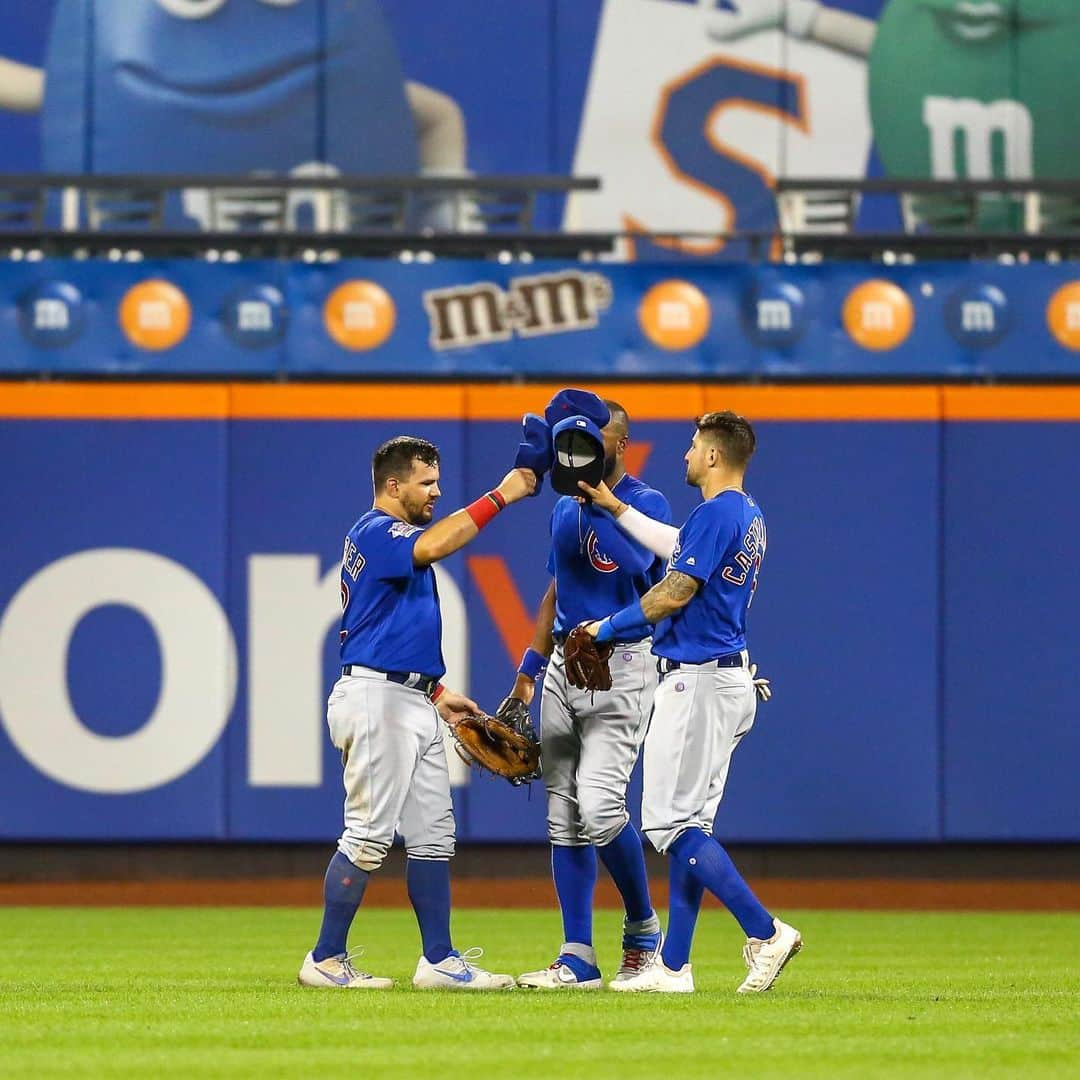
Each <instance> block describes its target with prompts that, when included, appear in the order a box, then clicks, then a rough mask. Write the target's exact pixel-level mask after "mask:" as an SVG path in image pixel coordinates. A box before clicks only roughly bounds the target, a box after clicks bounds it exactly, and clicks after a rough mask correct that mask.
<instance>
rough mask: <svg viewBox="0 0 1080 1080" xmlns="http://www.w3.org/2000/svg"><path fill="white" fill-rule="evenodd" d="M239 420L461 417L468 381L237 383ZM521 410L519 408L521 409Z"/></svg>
mask: <svg viewBox="0 0 1080 1080" xmlns="http://www.w3.org/2000/svg"><path fill="white" fill-rule="evenodd" d="M229 392H230V396H231V399H232V415H233V416H234V417H236V418H237V419H240V420H460V419H461V418H462V417H464V416H465V396H466V392H465V388H464V386H445V385H432V384H430V383H420V382H417V383H389V382H388V383H334V384H330V383H319V384H315V385H312V384H309V383H271V384H267V383H233V384H232V385H231V386H230V388H229ZM518 415H519V416H520V414H518Z"/></svg>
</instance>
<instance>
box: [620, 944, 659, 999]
mask: <svg viewBox="0 0 1080 1080" xmlns="http://www.w3.org/2000/svg"><path fill="white" fill-rule="evenodd" d="M663 947H664V935H663V934H662V933H660V931H657V932H656V933H655V934H623V952H622V964H621V965H620V966H619V970H618V971H617V972H616V973H615V978H614V979H612V980H611V986H612V988H613V989H614V987H615V983H622V982H626V981H627V980H629V979H632V978H634V977H635V976H636V975H638V974H639V973H640V972H642V971H644V970H645V969H646V968H647V967H648V966H649V965H650V964H655V963H657V962H659V960H660V950H661V949H662V948H663Z"/></svg>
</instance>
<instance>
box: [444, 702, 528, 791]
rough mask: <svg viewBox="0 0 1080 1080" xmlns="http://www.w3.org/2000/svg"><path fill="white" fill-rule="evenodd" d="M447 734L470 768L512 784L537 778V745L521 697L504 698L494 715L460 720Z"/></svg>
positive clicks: (526, 709) (526, 706) (478, 715)
mask: <svg viewBox="0 0 1080 1080" xmlns="http://www.w3.org/2000/svg"><path fill="white" fill-rule="evenodd" d="M450 733H451V734H452V735H453V736H454V742H455V747H454V749H455V750H457V753H458V756H459V757H460V758H461V759H462V761H465V762H467V763H468V764H470V765H479V766H480V768H481V769H487V770H488V771H489V772H493V773H495V774H497V775H498V776H502V777H504V778H505V779H507V780H509V781H510V783H511V784H514V785H517V784H526V783H528V782H529V781H531V780H536V779H537V778H538V777H539V776H540V743H539V741H538V740H537V738H536V732H535V731H534V730H533V726H532V718H531V717H530V715H529V706H528V705H526V704H525V702H524V701H522V700H521V699H520V698H515V697H508V698H505V699H504V700H503V702H502V704H501V705H500V706H499V707H498V709H497V710H496V712H495V715H494V716H487V715H485V714H483V713H479V714H476V715H473V716H465V717H462V718H461V719H460V720H457V721H455V722H454V723H453V724H451V725H450Z"/></svg>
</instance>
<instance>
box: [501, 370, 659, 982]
mask: <svg viewBox="0 0 1080 1080" xmlns="http://www.w3.org/2000/svg"><path fill="white" fill-rule="evenodd" d="M574 393H575V394H581V393H582V392H580V391H575V392H574ZM590 396H591V395H590ZM595 406H596V407H597V409H600V410H603V413H606V420H607V422H606V424H604V426H603V427H602V428H601V430H600V434H601V435H602V436H603V441H604V457H605V461H604V475H605V477H606V478H607V482H608V484H610V485H611V489H612V490H613V491H614V492H616V493H617V495H618V498H619V499H620V500H622V501H624V502H626V503H627V504H629V505H633V506H636V507H638V508H639V510H640V511H641V513H642V514H643V515H646V516H648V517H650V518H653V519H656V520H659V521H664V522H666V521H670V519H671V510H670V508H669V506H668V503H667V500H666V499H665V498H664V496H663V495H661V494H660V492H658V491H654V490H653V489H652V488H650V487H649V486H648V485H647V484H644V483H642V482H641V481H640V480H638V479H637V478H636V477H633V476H631V475H630V474H629V473H627V472H626V469H625V467H624V464H623V455H624V453H625V451H626V447H627V445H628V443H629V440H630V428H629V418H628V417H627V414H626V410H625V409H624V408H623V407H622V406H621V405H619V404H618V403H617V402H614V401H608V402H603V403H602V402H601V401H600V399H598V398H597V399H595ZM603 413H601V414H600V415H599V416H598V419H599V421H600V422H601V423H602V422H603V421H604V419H605V417H604V415H603ZM547 568H548V573H549V574H550V575H551V578H552V580H551V584H550V585H549V587H548V590H547V592H546V594H545V595H544V599H543V601H542V603H541V606H540V614H539V616H538V618H537V623H536V633H535V636H534V638H533V643H532V647H531V648H530V649H529V650H527V651H526V653H525V657H524V658H523V660H522V666H521V668H520V670H519V674H518V677H517V679H516V681H515V683H514V688H513V690H512V691H511V694H512V696H514V697H518V698H521V699H522V700H523V701H525V702H529V701H530V700H531V699H532V696H533V692H534V688H535V684H536V679H537V678H538V676H539V675H540V673H541V672H542V671H544V669H545V668H546V674H545V675H544V680H543V692H542V697H541V704H540V731H541V733H540V740H541V747H542V750H541V757H542V760H543V765H544V784H545V787H546V789H547V798H548V835H549V837H550V839H551V845H552V846H551V867H552V875H553V877H554V881H555V891H556V893H557V895H558V898H559V905H560V908H561V909H562V919H563V936H564V939H565V940H564V943H563V945H562V947H561V948H560V949H559V952H558V956H557V957H556V959H555V962H554V963H553V964H551V966H550V967H546V968H543V969H541V970H539V971H531V972H527V973H526V974H524V975H522V976H520V977H519V978H518V984H519V985H520V986H524V987H532V988H535V989H544V990H558V989H583V990H591V989H597V988H599V987H600V986H602V984H603V980H602V977H601V973H600V969H599V967H598V965H597V958H596V952H595V950H594V948H593V940H592V904H593V892H594V889H595V885H596V872H597V855H599V857H600V861H601V862H603V863H604V866H605V867H606V868H607V870H608V872H609V873H610V874H611V877H612V879H613V880H614V882H615V884H616V886H617V887H618V889H619V892H620V893H621V895H622V898H623V902H624V904H625V907H626V917H625V921H624V924H623V939H622V949H623V959H622V965H621V967H620V968H619V971H618V974H616V975H615V983H619V982H621V981H623V980H626V979H628V978H630V977H631V976H632V975H634V974H636V973H637V972H638V971H640V970H642V969H643V968H644V967H645V966H646V965H647V964H648V963H649V962H650V961H651V960H652V958H653V957H654V956H655V953H656V950H657V948H658V947H659V944H660V940H661V936H660V923H659V920H658V919H657V917H656V913H655V911H653V907H652V902H651V900H650V898H649V886H648V877H647V874H646V869H645V859H644V853H643V851H642V845H641V837H640V836H639V835H638V832H637V830H636V829H635V828H634V826H633V825H632V824H631V822H630V815H629V814H628V813H627V809H626V788H627V784H628V783H629V781H630V773H631V771H632V770H633V768H634V763H635V762H636V761H637V757H638V752H639V750H640V747H641V740H642V738H643V737H644V734H645V728H646V726H647V724H648V719H649V710H650V708H651V707H652V695H653V690H654V688H655V686H656V671H655V663H654V662H653V660H652V658H651V657H650V655H649V647H650V644H651V642H650V636H651V632H652V628H651V627H650V626H649V624H648V623H647V622H646V621H645V620H644V619H642V620H641V621H640V622H639V623H638V624H637V625H636V626H627V627H626V628H625V629H623V630H622V631H621V632H620V633H619V634H618V635H616V640H617V641H618V647H617V648H616V650H615V654H614V656H613V657H612V661H611V675H612V686H611V690H610V691H607V692H602V693H601V692H598V693H595V694H592V693H590V692H589V691H587V690H579V689H576V688H575V687H574V686H572V685H571V684H570V682H569V680H568V679H567V674H566V669H565V663H564V659H563V651H562V642H563V640H564V639H565V637H566V634H567V633H568V632H569V631H570V630H572V629H573V628H574V627H575V626H577V625H578V624H579V623H581V622H583V621H586V620H589V619H596V618H598V617H599V616H600V615H602V614H603V613H604V612H608V611H611V610H612V609H613V608H616V607H621V606H624V605H625V604H628V603H630V602H631V601H634V602H637V600H638V599H639V597H640V596H641V595H642V594H643V593H646V592H647V591H648V590H649V589H650V588H651V587H652V586H653V585H654V584H655V583H656V582H657V581H658V580H659V579H660V576H661V573H662V563H661V562H660V560H659V559H657V557H656V556H655V555H653V553H652V552H650V551H648V550H646V548H645V547H644V546H642V545H641V544H639V543H637V542H635V541H633V540H631V539H629V538H628V537H627V536H625V535H624V534H623V533H621V532H620V530H619V529H618V527H617V526H616V525H615V523H614V522H613V520H612V518H611V517H610V515H608V514H606V513H603V512H598V511H596V510H594V509H593V508H592V507H591V506H588V505H582V504H581V501H580V500H578V499H575V498H571V497H568V496H564V497H563V498H561V499H559V501H558V502H557V503H556V504H555V508H554V510H553V511H552V515H551V549H550V554H549V555H548V563H547ZM549 657H550V663H549V662H548V659H549Z"/></svg>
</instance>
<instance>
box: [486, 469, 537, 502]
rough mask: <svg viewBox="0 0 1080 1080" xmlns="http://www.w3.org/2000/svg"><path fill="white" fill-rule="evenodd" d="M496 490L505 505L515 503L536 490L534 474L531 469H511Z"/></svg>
mask: <svg viewBox="0 0 1080 1080" xmlns="http://www.w3.org/2000/svg"><path fill="white" fill-rule="evenodd" d="M496 490H497V491H498V492H499V494H500V495H501V496H502V497H503V498H504V499H505V500H506V501H507V503H512V502H517V501H518V500H519V499H524V498H525V497H526V496H527V495H531V494H532V493H533V492H534V491H535V490H536V473H534V472H533V471H532V469H511V470H510V471H509V472H508V473H507V474H506V475H505V476H504V477H503V478H502V483H501V484H499V486H498V488H496Z"/></svg>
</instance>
